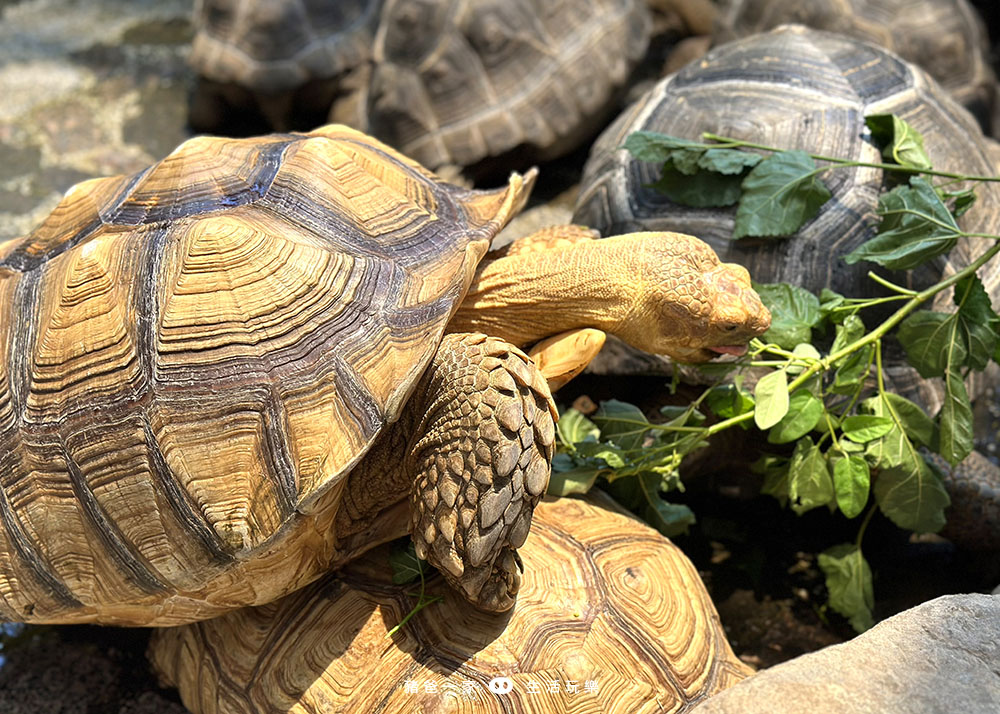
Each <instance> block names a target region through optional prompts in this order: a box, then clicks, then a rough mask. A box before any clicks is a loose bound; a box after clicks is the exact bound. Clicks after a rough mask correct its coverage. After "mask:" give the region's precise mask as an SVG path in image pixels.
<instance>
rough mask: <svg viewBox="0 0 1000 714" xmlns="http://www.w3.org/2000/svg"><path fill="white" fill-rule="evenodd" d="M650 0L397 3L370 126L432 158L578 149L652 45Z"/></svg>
mask: <svg viewBox="0 0 1000 714" xmlns="http://www.w3.org/2000/svg"><path fill="white" fill-rule="evenodd" d="M648 41H649V20H648V11H647V9H646V6H645V3H644V2H641V1H640V0H387V2H386V4H385V8H384V9H383V12H382V21H381V23H380V25H379V29H378V34H377V36H376V39H375V49H374V52H375V73H374V76H373V79H372V87H371V94H370V97H369V101H368V126H367V127H366V129H367V130H368V131H370V132H371V133H372V134H373V135H375V136H378V137H379V138H381V139H382V140H383V141H386V142H387V143H389V144H391V145H392V146H395V147H396V148H397V149H399V150H400V151H402V152H403V153H405V154H406V155H407V156H412V157H413V158H415V159H417V160H418V161H420V162H421V163H423V164H424V165H426V166H430V167H431V168H435V167H438V166H441V165H444V164H460V165H465V166H468V165H471V164H474V163H476V162H477V161H480V160H481V159H484V158H486V157H495V156H498V155H501V154H504V153H505V152H508V151H511V150H513V149H517V148H520V150H521V151H522V154H519V158H520V159H521V163H522V165H523V163H524V162H525V161H527V160H528V157H527V156H524V155H523V152H525V151H526V152H530V153H531V154H533V156H532V157H531V158H533V159H539V158H548V157H553V156H556V155H558V154H560V153H564V152H566V151H568V150H570V149H572V148H573V147H574V146H576V144H578V143H579V141H580V140H581V139H583V138H585V137H586V136H587V135H588V134H590V133H591V132H593V131H596V129H597V128H598V127H599V126H600V125H601V124H600V122H601V121H602V119H603V118H604V117H605V116H606V113H607V111H609V110H610V109H611V108H612V107H613V99H614V97H615V94H616V92H617V90H618V89H619V88H621V87H622V86H623V85H624V83H625V80H626V79H627V77H628V75H629V72H630V71H631V69H632V68H633V67H634V66H635V65H636V64H637V63H638V61H639V59H640V58H641V57H642V56H643V54H644V53H645V49H646V45H647V43H648Z"/></svg>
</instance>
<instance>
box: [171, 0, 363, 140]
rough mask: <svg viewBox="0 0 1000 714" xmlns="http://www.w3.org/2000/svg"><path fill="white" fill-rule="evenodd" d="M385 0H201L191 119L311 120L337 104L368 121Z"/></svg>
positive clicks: (236, 125) (218, 126)
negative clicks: (365, 105)
mask: <svg viewBox="0 0 1000 714" xmlns="http://www.w3.org/2000/svg"><path fill="white" fill-rule="evenodd" d="M381 9H382V0H336V2H330V1H329V0H196V2H195V7H194V25H195V28H196V30H197V32H196V34H195V38H194V42H193V44H192V46H191V55H190V58H189V62H190V64H191V66H192V67H194V69H195V70H196V71H197V72H198V75H199V77H198V83H197V85H196V87H195V91H194V94H193V96H192V98H191V106H190V107H189V110H188V122H189V123H190V125H191V128H192V129H193V130H194V131H196V132H207V133H221V134H235V135H242V136H249V135H251V134H262V133H266V132H267V131H270V130H278V131H287V130H289V129H311V128H312V127H314V126H317V125H319V124H325V123H326V119H327V117H328V116H329V115H330V114H331V107H333V114H335V115H338V116H339V117H340V118H341V120H343V121H346V122H350V121H351V120H352V119H353V123H354V124H355V125H356V128H360V127H357V124H358V121H359V116H360V115H359V114H358V112H359V111H360V109H359V107H358V104H359V103H362V102H363V101H364V96H365V92H366V88H367V84H368V80H369V75H370V72H371V51H372V50H371V48H372V41H373V39H374V37H375V28H376V26H377V24H378V19H379V13H380V11H381Z"/></svg>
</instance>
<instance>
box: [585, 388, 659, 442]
mask: <svg viewBox="0 0 1000 714" xmlns="http://www.w3.org/2000/svg"><path fill="white" fill-rule="evenodd" d="M594 423H595V424H596V425H597V426H598V428H600V430H601V438H602V439H607V440H609V441H611V442H612V443H614V444H616V445H617V446H620V447H621V448H623V449H635V448H637V447H639V446H642V442H643V439H644V437H645V436H646V434H647V433H648V432H649V429H650V423H649V420H648V419H647V418H646V415H645V414H643V413H642V410H641V409H639V407H637V406H635V405H634V404H629V403H627V402H620V401H618V400H617V399H609V400H607V401H606V402H601V406H600V407H598V409H597V412H596V413H595V414H594Z"/></svg>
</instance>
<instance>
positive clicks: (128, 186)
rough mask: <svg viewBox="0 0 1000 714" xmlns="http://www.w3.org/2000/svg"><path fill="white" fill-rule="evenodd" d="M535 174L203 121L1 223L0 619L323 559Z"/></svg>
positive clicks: (56, 613) (303, 571)
mask: <svg viewBox="0 0 1000 714" xmlns="http://www.w3.org/2000/svg"><path fill="white" fill-rule="evenodd" d="M525 193H526V191H525V186H524V182H523V181H522V179H521V177H520V176H517V175H515V176H513V177H512V179H511V183H510V185H509V186H508V187H507V188H506V189H501V190H497V191H491V192H490V191H469V190H466V189H461V188H457V187H454V186H450V185H447V184H444V183H441V182H439V181H437V180H436V179H435V177H434V176H433V175H432V174H430V173H429V172H427V171H426V170H424V169H422V168H421V167H420V166H419V165H417V164H416V163H414V162H412V161H410V160H409V159H406V158H405V157H403V156H401V155H399V154H398V153H396V152H394V151H393V150H392V149H390V148H388V147H386V146H384V145H382V144H380V143H379V142H377V141H375V140H372V139H370V138H369V137H366V136H364V135H363V134H360V133H358V132H356V131H354V130H351V129H347V128H346V127H340V126H328V127H323V128H321V129H318V130H316V131H315V132H312V133H310V134H305V135H295V134H289V135H272V136H266V137H262V138H257V139H253V140H229V139H219V138H196V139H191V140H190V141H187V142H185V143H184V144H182V145H181V146H180V147H179V148H178V149H177V150H175V151H174V152H173V153H172V154H171V155H170V156H168V157H167V158H165V159H164V160H162V161H161V162H159V163H157V164H155V165H153V166H152V167H150V168H149V169H147V170H145V171H143V172H141V173H138V174H136V175H134V176H123V177H122V176H120V177H115V178H104V179H97V180H93V181H88V182H85V183H82V184H79V185H77V186H75V187H74V188H72V189H71V190H70V191H69V192H68V193H67V195H66V197H65V198H64V200H63V201H62V202H61V203H60V204H59V205H58V206H57V207H56V209H55V210H54V211H53V213H52V214H51V215H50V216H49V218H48V219H46V220H45V221H44V222H43V223H42V224H41V225H40V226H39V227H38V228H37V229H36V230H35V231H34V232H33V233H31V234H30V235H28V236H27V237H25V238H23V239H20V240H14V241H8V242H7V243H5V244H2V245H0V520H2V527H0V619H7V620H13V621H36V622H69V621H90V620H100V621H102V622H109V623H114V622H118V623H123V624H142V623H156V624H171V623H177V622H184V621H190V620H192V619H197V618H199V617H207V616H210V615H212V614H215V613H217V612H219V611H222V610H225V609H229V608H232V607H236V606H240V605H242V604H248V603H257V602H264V601H267V600H269V599H272V598H274V597H277V596H279V595H280V594H282V593H283V592H286V591H287V590H289V589H294V588H295V587H299V586H301V585H302V584H304V583H305V582H308V581H309V580H311V579H312V578H314V577H316V576H317V575H318V574H319V573H320V572H322V571H323V570H325V569H326V568H327V566H328V565H329V563H330V561H331V559H335V558H336V553H335V546H334V544H332V543H331V542H330V538H329V535H328V534H329V532H330V530H331V529H330V528H329V527H328V526H329V522H330V519H331V518H332V517H333V514H334V513H335V511H336V506H337V503H338V500H339V498H340V495H341V490H342V486H343V483H344V476H345V474H346V473H347V472H348V471H350V469H351V467H352V466H353V465H354V464H355V463H356V462H357V461H358V460H359V459H361V458H362V457H363V456H364V454H365V452H366V450H367V449H368V448H369V446H370V445H371V444H372V441H373V440H374V439H375V437H376V435H377V434H378V433H379V431H380V430H381V429H382V428H383V426H384V425H386V424H387V423H388V422H392V421H393V420H395V419H396V418H397V416H398V415H399V413H400V409H401V407H402V405H403V404H404V402H405V401H406V399H407V398H408V396H409V394H410V392H411V390H412V389H413V387H414V385H415V382H416V380H417V379H418V377H419V376H420V374H421V373H422V371H423V370H424V368H425V367H426V365H427V364H428V361H429V360H430V359H431V357H432V356H433V354H434V350H435V348H436V345H437V344H438V343H439V342H440V340H441V338H442V335H443V331H444V329H445V324H446V323H447V321H448V319H449V317H450V316H451V314H452V312H453V310H454V309H455V307H456V306H457V304H458V303H459V302H460V301H461V299H462V297H463V296H464V294H465V292H466V290H467V288H468V285H469V282H470V281H471V279H472V275H473V272H474V269H475V266H476V264H477V263H478V261H479V259H480V258H481V257H482V255H483V254H484V253H485V252H486V250H487V249H488V245H489V241H490V239H491V238H492V236H493V235H494V234H495V233H496V232H497V231H498V230H499V229H500V227H501V226H502V225H503V224H504V223H505V222H506V220H507V219H508V218H509V217H510V215H511V213H512V212H513V211H515V210H516V209H517V208H518V207H519V206H520V203H521V202H522V201H523V200H524V198H525Z"/></svg>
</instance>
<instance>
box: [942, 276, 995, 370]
mask: <svg viewBox="0 0 1000 714" xmlns="http://www.w3.org/2000/svg"><path fill="white" fill-rule="evenodd" d="M955 304H956V305H958V328H959V334H960V335H961V336H962V340H963V342H964V345H965V352H966V355H965V360H964V363H963V364H967V365H968V366H969V367H972V368H973V369H976V370H980V371H982V370H984V369H986V365H987V364H989V361H990V358H991V357H992V356H993V351H994V350H995V349H996V348H997V333H996V329H995V324H996V322H997V320H1000V316H997V314H996V313H995V312H994V311H993V305H992V304H991V303H990V296H989V295H987V294H986V289H985V288H984V287H983V283H982V281H981V280H980V279H979V278H978V277H977V276H975V275H970V276H968V277H966V278H963V279H962V280H959V281H958V283H956V284H955ZM953 366H955V367H957V366H958V365H953Z"/></svg>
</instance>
